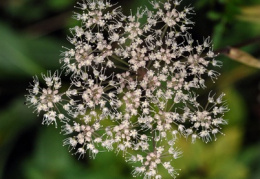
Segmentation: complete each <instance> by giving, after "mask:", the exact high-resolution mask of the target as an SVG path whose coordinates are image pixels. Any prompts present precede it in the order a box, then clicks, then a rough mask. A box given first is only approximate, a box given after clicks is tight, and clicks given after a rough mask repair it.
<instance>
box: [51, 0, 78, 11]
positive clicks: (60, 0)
mask: <svg viewBox="0 0 260 179" xmlns="http://www.w3.org/2000/svg"><path fill="white" fill-rule="evenodd" d="M47 3H48V5H49V6H50V7H51V8H52V9H54V10H62V9H65V8H66V7H68V6H70V5H72V4H74V3H75V1H71V0H55V1H54V0H48V1H47Z"/></svg>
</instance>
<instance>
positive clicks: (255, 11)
mask: <svg viewBox="0 0 260 179" xmlns="http://www.w3.org/2000/svg"><path fill="white" fill-rule="evenodd" d="M241 13H242V14H243V15H245V16H255V17H258V18H259V17H260V5H253V6H248V7H242V8H241Z"/></svg>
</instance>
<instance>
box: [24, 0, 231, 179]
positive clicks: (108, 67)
mask: <svg viewBox="0 0 260 179" xmlns="http://www.w3.org/2000/svg"><path fill="white" fill-rule="evenodd" d="M151 4H152V6H153V9H152V10H149V9H148V8H143V9H142V8H139V9H138V10H137V12H136V14H135V15H133V14H131V15H129V16H125V15H124V14H123V13H122V12H121V8H120V7H116V6H115V5H113V4H111V3H110V2H109V1H108V0H98V1H96V0H84V1H83V2H82V3H78V6H77V8H79V9H81V10H82V12H81V13H75V15H74V18H75V19H76V20H78V21H80V24H81V25H80V26H76V27H74V28H72V29H71V33H72V35H71V37H69V38H68V40H69V42H70V43H71V44H72V45H73V47H72V48H66V49H65V51H64V52H63V53H62V58H61V63H62V64H63V66H62V68H63V69H65V71H66V73H67V74H69V75H70V79H71V85H70V87H69V88H68V89H67V90H66V91H64V92H60V91H61V90H60V88H61V79H60V76H59V75H58V73H57V72H55V73H54V74H53V75H51V74H49V75H47V76H43V79H44V80H45V82H46V85H47V87H46V88H41V87H40V85H39V82H38V79H37V78H35V79H34V84H32V88H31V89H29V90H28V91H29V95H28V96H27V101H28V103H29V104H30V105H32V106H34V107H35V109H36V111H37V112H38V113H40V112H41V111H43V112H44V115H43V123H44V124H47V125H49V124H52V123H55V124H56V123H57V122H56V120H57V119H58V120H60V121H61V122H63V123H64V125H63V126H62V132H63V133H64V134H65V135H69V137H68V138H67V139H66V140H65V141H64V145H68V146H69V148H70V149H71V150H74V151H75V153H77V154H78V155H79V156H80V157H81V156H84V155H85V153H89V155H90V157H93V158H94V157H95V156H96V155H97V154H98V153H99V152H100V151H115V152H116V153H121V154H123V156H124V157H125V159H126V161H128V162H131V163H133V166H134V170H133V172H132V174H133V176H143V177H144V178H145V179H150V178H156V179H160V178H162V176H161V174H160V171H159V170H158V166H159V165H161V166H163V167H164V168H165V169H166V170H167V171H168V173H169V174H170V175H171V176H172V177H175V176H176V175H177V170H176V169H175V168H174V167H173V166H172V160H173V159H177V158H179V157H180V156H181V154H182V152H181V151H180V150H179V149H178V148H176V147H175V141H176V140H177V138H178V137H180V136H182V137H185V138H188V137H189V136H191V140H192V142H195V140H196V139H202V140H203V141H204V142H209V141H211V139H212V136H214V138H216V134H217V133H221V132H220V128H221V125H223V124H226V121H225V120H224V119H223V114H224V113H225V112H226V111H227V110H228V109H227V107H226V106H225V103H224V102H223V100H222V97H223V96H224V95H223V94H221V95H220V96H219V97H214V95H209V97H208V102H207V103H206V104H205V106H203V105H201V104H200V103H199V102H198V95H197V94H196V91H198V90H199V89H203V88H205V87H206V86H205V79H206V78H208V77H210V78H211V79H212V80H213V81H214V80H215V79H216V78H217V77H218V75H219V73H218V72H216V71H213V70H212V69H211V68H212V67H219V66H220V65H221V64H220V63H219V62H218V61H217V60H215V59H214V58H215V56H216V55H215V54H214V53H213V51H212V49H211V45H210V41H209V39H208V38H207V39H206V40H204V42H203V43H202V44H199V43H194V40H193V39H192V37H191V35H190V34H189V33H188V32H187V30H188V29H190V28H191V24H193V22H191V21H190V19H189V17H188V16H189V14H193V10H192V8H190V7H187V8H184V10H182V11H178V10H177V6H178V5H179V4H180V1H178V0H167V1H166V2H164V3H162V2H156V1H152V2H151ZM56 126H57V124H56Z"/></svg>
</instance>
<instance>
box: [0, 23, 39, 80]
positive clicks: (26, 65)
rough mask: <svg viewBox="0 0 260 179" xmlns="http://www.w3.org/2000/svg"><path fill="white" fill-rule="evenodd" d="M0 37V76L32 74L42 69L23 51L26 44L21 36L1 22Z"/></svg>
mask: <svg viewBox="0 0 260 179" xmlns="http://www.w3.org/2000/svg"><path fill="white" fill-rule="evenodd" d="M0 37H1V40H0V48H1V50H0V76H1V77H3V75H12V76H13V75H15V76H20V75H25V74H28V75H34V74H37V73H40V72H42V71H43V68H42V67H40V66H39V65H38V64H37V63H35V62H34V60H33V59H32V58H30V57H29V56H28V55H27V54H26V53H25V46H26V44H25V43H24V41H23V40H22V38H20V37H19V36H18V35H16V34H15V33H14V32H13V31H11V30H10V29H8V28H5V27H4V25H2V24H0ZM5 77H6V76H5Z"/></svg>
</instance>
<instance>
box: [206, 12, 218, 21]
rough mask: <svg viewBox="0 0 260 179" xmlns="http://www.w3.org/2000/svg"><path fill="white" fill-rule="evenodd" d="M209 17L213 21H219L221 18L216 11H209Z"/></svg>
mask: <svg viewBox="0 0 260 179" xmlns="http://www.w3.org/2000/svg"><path fill="white" fill-rule="evenodd" d="M207 16H208V18H209V19H211V20H219V19H220V18H221V14H220V13H217V12H215V11H209V12H208V14H207Z"/></svg>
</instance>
